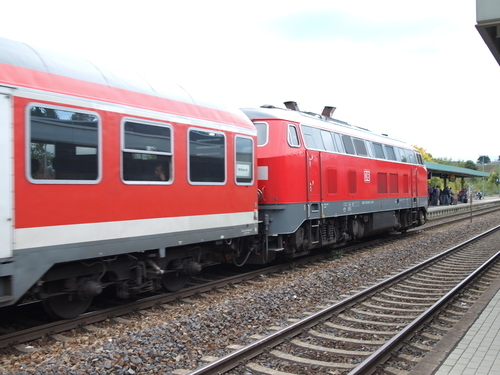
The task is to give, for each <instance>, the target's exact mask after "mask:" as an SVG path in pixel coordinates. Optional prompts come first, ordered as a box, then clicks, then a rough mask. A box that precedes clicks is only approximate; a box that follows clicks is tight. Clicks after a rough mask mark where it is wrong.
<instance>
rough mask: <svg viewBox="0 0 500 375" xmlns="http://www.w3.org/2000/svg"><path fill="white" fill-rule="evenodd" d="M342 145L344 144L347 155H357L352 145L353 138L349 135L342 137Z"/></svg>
mask: <svg viewBox="0 0 500 375" xmlns="http://www.w3.org/2000/svg"><path fill="white" fill-rule="evenodd" d="M342 143H343V144H344V147H345V151H346V153H347V154H350V155H355V154H356V152H355V151H354V145H353V144H352V138H351V137H350V136H348V135H342Z"/></svg>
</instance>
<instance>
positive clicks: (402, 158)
mask: <svg viewBox="0 0 500 375" xmlns="http://www.w3.org/2000/svg"><path fill="white" fill-rule="evenodd" d="M396 155H397V156H398V157H397V160H398V161H400V162H401V163H407V162H408V161H407V159H406V154H405V150H403V149H402V148H399V147H396Z"/></svg>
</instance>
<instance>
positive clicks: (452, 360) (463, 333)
mask: <svg viewBox="0 0 500 375" xmlns="http://www.w3.org/2000/svg"><path fill="white" fill-rule="evenodd" d="M497 199H499V198H498V197H491V198H490V199H485V200H479V201H477V202H485V201H488V200H490V202H491V200H497ZM473 204H474V202H473ZM462 205H463V206H465V205H466V204H462ZM431 209H434V210H435V209H439V206H438V207H436V208H431ZM431 374H434V375H500V277H499V278H497V279H496V280H495V281H494V282H493V283H492V284H491V285H490V287H489V288H488V289H487V290H486V291H485V292H484V293H483V294H482V295H481V296H480V297H479V299H478V300H477V301H476V303H475V304H474V305H473V306H471V308H470V309H469V311H468V312H467V313H466V314H465V315H464V316H463V317H462V318H461V319H460V320H459V322H458V323H457V324H456V325H455V326H454V327H453V328H452V329H451V331H450V332H448V334H447V335H446V336H445V337H444V338H443V339H442V340H441V341H440V342H439V343H438V344H437V345H436V346H435V347H434V349H433V350H432V351H431V352H429V353H428V354H427V356H426V357H425V359H424V360H423V361H421V362H420V363H419V364H418V365H417V366H415V367H414V368H413V370H412V371H411V372H410V375H431Z"/></svg>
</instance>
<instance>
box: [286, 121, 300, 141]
mask: <svg viewBox="0 0 500 375" xmlns="http://www.w3.org/2000/svg"><path fill="white" fill-rule="evenodd" d="M288 144H289V145H290V146H291V147H299V146H300V141H299V134H298V132H297V128H296V127H295V126H293V125H290V124H289V125H288Z"/></svg>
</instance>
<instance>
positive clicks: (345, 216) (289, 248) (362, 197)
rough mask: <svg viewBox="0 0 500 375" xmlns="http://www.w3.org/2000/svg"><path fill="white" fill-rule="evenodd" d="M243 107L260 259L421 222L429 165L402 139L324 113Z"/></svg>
mask: <svg viewBox="0 0 500 375" xmlns="http://www.w3.org/2000/svg"><path fill="white" fill-rule="evenodd" d="M285 104H286V105H287V109H280V108H276V107H273V106H263V107H261V108H258V109H243V111H244V112H245V113H246V114H247V116H248V117H249V118H250V119H251V120H252V121H253V122H254V124H255V125H256V127H257V129H258V151H257V154H258V179H259V194H260V200H259V215H260V220H261V221H262V222H263V223H264V224H265V227H266V229H265V231H266V234H267V235H268V238H267V243H268V244H269V245H268V247H267V249H266V250H265V251H264V252H265V253H266V255H265V259H267V260H269V259H273V258H274V257H276V256H277V255H278V254H284V255H285V257H288V258H290V257H294V256H300V255H303V254H306V253H308V252H310V250H311V249H313V248H317V247H321V246H326V245H330V246H336V245H340V244H344V243H345V242H347V241H349V240H354V239H359V238H363V237H367V236H372V235H374V234H377V233H380V232H387V231H390V230H397V231H406V230H408V229H409V228H411V227H414V226H418V225H422V224H423V223H424V222H425V219H426V213H427V171H426V168H425V166H424V162H423V159H422V157H421V155H420V153H419V152H418V151H417V150H415V149H414V148H413V147H410V146H408V145H407V144H405V143H403V142H400V141H397V140H395V139H391V138H389V137H387V136H384V135H377V134H374V133H373V132H370V131H368V130H367V129H363V128H360V127H356V126H352V125H349V124H348V123H346V122H342V121H339V120H335V119H333V118H332V117H331V114H332V113H333V110H334V108H333V107H325V108H324V110H323V112H322V114H321V115H318V114H315V113H310V112H301V111H299V109H298V106H297V104H296V103H295V102H286V103H285Z"/></svg>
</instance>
